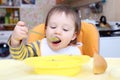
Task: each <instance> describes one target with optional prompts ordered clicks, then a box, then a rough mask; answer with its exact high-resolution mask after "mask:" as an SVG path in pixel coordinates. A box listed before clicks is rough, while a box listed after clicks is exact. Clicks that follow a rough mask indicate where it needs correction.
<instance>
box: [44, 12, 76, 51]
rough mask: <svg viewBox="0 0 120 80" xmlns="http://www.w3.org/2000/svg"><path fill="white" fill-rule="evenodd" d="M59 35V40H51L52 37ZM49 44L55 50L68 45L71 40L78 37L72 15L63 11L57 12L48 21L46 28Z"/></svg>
mask: <svg viewBox="0 0 120 80" xmlns="http://www.w3.org/2000/svg"><path fill="white" fill-rule="evenodd" d="M55 37H57V38H58V39H59V40H57V41H51V39H50V38H55ZM46 38H47V42H48V45H49V47H50V48H51V49H53V50H59V49H62V48H65V47H67V46H68V44H69V43H70V41H71V40H74V39H75V38H76V34H75V23H74V20H72V18H71V16H66V14H65V13H64V12H63V13H55V14H54V15H52V16H51V17H50V19H49V21H48V26H47V29H46Z"/></svg>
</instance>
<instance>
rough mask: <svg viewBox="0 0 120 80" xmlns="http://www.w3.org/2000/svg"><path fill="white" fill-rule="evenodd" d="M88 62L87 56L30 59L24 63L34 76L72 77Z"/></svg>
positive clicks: (56, 56)
mask: <svg viewBox="0 0 120 80" xmlns="http://www.w3.org/2000/svg"><path fill="white" fill-rule="evenodd" d="M89 60H90V57H89V56H87V55H81V56H69V55H55V56H42V57H30V58H27V59H25V60H24V61H25V63H26V64H27V65H29V66H31V67H32V68H33V73H35V74H47V75H48V74H50V75H60V76H74V75H77V74H79V73H80V71H81V68H82V65H84V64H85V63H87V62H88V61H89Z"/></svg>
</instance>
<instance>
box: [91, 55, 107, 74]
mask: <svg viewBox="0 0 120 80" xmlns="http://www.w3.org/2000/svg"><path fill="white" fill-rule="evenodd" d="M93 59H94V62H93V73H94V74H100V73H104V72H105V70H106V68H107V63H106V61H105V59H104V58H103V57H102V56H100V55H99V54H94V57H93Z"/></svg>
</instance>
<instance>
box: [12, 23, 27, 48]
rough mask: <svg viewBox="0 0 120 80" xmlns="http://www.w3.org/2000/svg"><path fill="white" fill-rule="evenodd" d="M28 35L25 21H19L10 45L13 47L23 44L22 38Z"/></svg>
mask: <svg viewBox="0 0 120 80" xmlns="http://www.w3.org/2000/svg"><path fill="white" fill-rule="evenodd" d="M27 37H28V28H27V27H26V26H25V23H24V22H22V21H19V22H18V23H17V24H16V26H15V28H14V30H13V33H12V36H11V39H10V45H11V46H12V47H18V46H20V44H21V40H23V39H24V38H27Z"/></svg>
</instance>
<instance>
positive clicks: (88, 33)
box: [28, 22, 99, 57]
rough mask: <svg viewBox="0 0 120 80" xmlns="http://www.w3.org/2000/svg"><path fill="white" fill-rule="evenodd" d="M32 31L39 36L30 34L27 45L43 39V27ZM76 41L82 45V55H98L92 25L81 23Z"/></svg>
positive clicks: (97, 36)
mask: <svg viewBox="0 0 120 80" xmlns="http://www.w3.org/2000/svg"><path fill="white" fill-rule="evenodd" d="M32 31H35V32H38V33H40V34H36V33H32V32H31V33H30V34H29V37H28V43H30V42H33V41H36V40H40V39H42V38H44V36H43V35H45V25H44V24H40V25H38V26H36V27H34V28H33V29H32ZM77 41H78V42H81V43H82V46H81V47H80V50H81V52H82V54H83V55H89V56H91V57H92V56H93V54H94V53H99V32H98V30H97V28H96V27H95V26H94V25H92V24H89V23H86V22H81V30H80V34H79V36H78V39H77Z"/></svg>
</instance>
